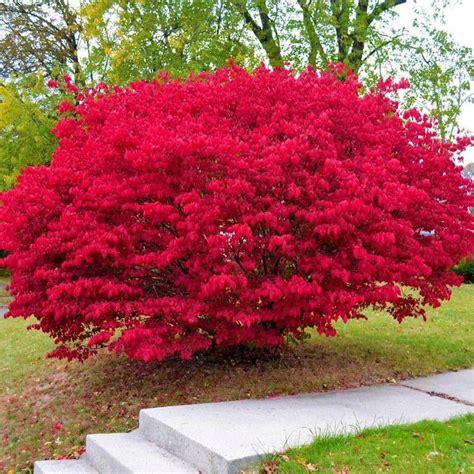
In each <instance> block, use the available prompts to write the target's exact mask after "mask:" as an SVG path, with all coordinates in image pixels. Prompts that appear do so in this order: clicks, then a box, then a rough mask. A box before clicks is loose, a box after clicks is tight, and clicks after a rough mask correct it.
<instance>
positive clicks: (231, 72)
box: [0, 67, 474, 361]
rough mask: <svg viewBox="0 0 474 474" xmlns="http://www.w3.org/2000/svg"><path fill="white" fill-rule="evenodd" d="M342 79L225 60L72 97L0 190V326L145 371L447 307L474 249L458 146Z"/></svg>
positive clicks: (60, 351) (422, 120) (66, 352)
mask: <svg viewBox="0 0 474 474" xmlns="http://www.w3.org/2000/svg"><path fill="white" fill-rule="evenodd" d="M337 72H338V71H335V72H334V73H321V74H319V73H316V72H313V71H312V70H308V71H307V72H305V73H303V74H301V75H299V76H298V77H295V76H294V75H292V73H291V72H289V71H285V70H276V71H274V72H271V71H269V70H267V69H265V68H261V69H259V70H257V71H255V72H254V73H252V74H248V73H246V72H244V71H242V70H240V69H238V68H235V67H231V68H230V69H223V70H220V71H218V72H217V73H215V74H210V75H207V74H203V75H199V76H198V77H195V78H191V79H189V80H187V81H185V82H178V81H169V80H167V79H166V78H162V79H161V80H160V81H155V82H152V83H146V82H135V83H132V84H131V85H130V86H129V87H128V88H114V89H113V90H112V91H108V90H107V88H106V87H105V86H104V85H103V84H101V85H100V86H99V87H97V88H96V89H95V90H92V91H88V92H86V93H84V94H83V95H80V96H78V98H77V102H76V103H78V105H76V106H74V107H66V108H65V112H66V114H67V116H65V117H64V118H63V119H62V120H61V121H60V123H59V124H58V125H57V127H56V129H55V133H56V134H57V136H58V137H59V141H60V145H59V148H58V149H57V151H56V153H55V155H54V159H53V163H52V165H51V166H50V167H49V168H46V167H35V168H30V169H27V170H26V171H25V172H24V173H23V175H22V176H21V178H20V180H19V183H18V186H17V187H16V188H15V189H13V190H11V191H9V192H7V193H5V194H3V196H2V201H3V203H4V206H3V208H2V209H1V211H0V212H1V220H2V221H3V223H2V225H1V230H0V237H1V239H2V242H3V247H4V248H5V249H6V250H8V251H10V252H11V254H10V256H9V257H7V259H6V264H7V265H8V267H9V268H10V269H11V271H12V275H13V277H12V283H11V291H12V293H13V294H14V296H15V301H14V303H12V305H11V308H10V315H11V316H28V315H31V314H33V315H35V316H36V318H37V319H38V324H37V325H36V326H35V327H36V328H38V329H41V330H42V331H45V332H47V333H49V334H50V335H51V336H53V337H54V339H55V341H56V343H57V348H56V349H55V351H54V352H53V353H52V355H53V356H56V357H68V358H74V357H76V358H83V357H86V356H87V355H88V354H89V353H91V352H93V351H94V350H95V349H96V348H97V347H100V346H103V345H107V346H109V348H111V349H115V350H117V351H125V353H126V354H127V355H128V356H129V357H131V358H134V359H141V360H144V361H150V360H162V359H164V358H166V357H168V356H172V355H179V356H180V357H182V358H189V357H191V356H192V355H193V354H194V353H196V352H197V351H201V350H209V349H227V348H230V347H233V346H237V345H240V344H244V343H250V344H254V345H257V346H273V345H278V344H281V343H282V342H283V341H284V338H285V336H286V335H293V336H299V335H301V333H302V331H303V330H304V329H305V328H307V327H311V326H312V327H316V328H317V330H318V331H319V333H321V334H326V335H334V333H335V330H334V328H333V323H334V321H336V320H337V319H339V318H342V319H343V320H344V321H347V320H348V319H350V318H357V317H360V314H359V311H360V310H361V309H363V308H365V307H368V306H375V307H382V308H387V309H388V311H389V312H390V313H391V314H392V315H393V317H394V318H396V319H397V320H399V321H401V320H402V319H403V318H405V317H406V316H419V315H423V314H424V312H423V305H425V304H429V305H432V306H437V305H439V303H440V301H441V300H443V299H446V298H449V295H450V290H449V286H450V285H453V284H458V283H459V282H460V279H459V277H457V276H456V275H454V274H453V273H451V272H450V271H448V269H449V268H451V267H452V266H453V265H454V264H455V263H457V262H458V261H459V260H460V258H461V257H463V256H465V255H467V254H469V253H471V252H473V251H474V237H473V235H474V233H473V231H474V222H473V219H472V217H471V216H469V214H468V211H467V209H468V206H474V200H473V197H472V194H470V193H472V191H473V187H472V184H470V183H469V181H467V180H466V179H464V178H462V177H461V175H460V168H459V167H457V166H455V165H454V164H453V162H452V156H453V154H454V153H455V152H456V151H458V150H461V149H462V148H463V146H465V145H466V144H467V143H468V142H469V139H464V140H460V141H458V142H457V143H456V144H449V143H445V142H442V141H440V139H438V138H437V136H436V134H435V132H434V131H433V129H432V127H431V123H430V121H429V120H428V119H427V118H426V117H423V116H421V115H420V114H419V113H418V112H416V111H415V110H413V111H410V112H408V113H405V114H404V116H400V114H399V113H398V112H397V105H396V103H394V102H392V101H391V100H389V99H388V98H387V97H386V89H387V88H390V87H391V86H390V84H388V83H387V82H386V81H385V82H383V83H381V85H380V88H379V90H377V91H374V92H373V93H369V94H366V95H364V96H361V95H360V85H359V83H358V81H357V78H355V77H354V76H350V75H349V76H348V77H347V78H345V80H338V79H337V77H336V76H337ZM71 88H72V87H71ZM400 285H403V286H404V287H412V288H415V289H416V290H417V291H416V292H413V293H412V294H411V295H408V294H405V293H404V292H403V291H402V290H401V289H400V288H401V287H400Z"/></svg>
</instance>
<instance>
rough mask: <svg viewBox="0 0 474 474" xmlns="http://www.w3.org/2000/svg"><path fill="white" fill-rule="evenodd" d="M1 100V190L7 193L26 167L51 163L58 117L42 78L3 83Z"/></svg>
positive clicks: (0, 94)
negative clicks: (53, 130)
mask: <svg viewBox="0 0 474 474" xmlns="http://www.w3.org/2000/svg"><path fill="white" fill-rule="evenodd" d="M0 97H1V100H0V190H5V189H8V188H10V187H12V186H13V185H14V184H15V182H16V176H17V175H18V174H19V173H20V171H21V170H22V169H23V168H25V167H26V166H31V165H38V164H44V163H49V162H50V160H51V156H52V154H53V152H54V149H55V148H56V145H57V140H56V137H55V136H54V135H53V134H52V133H51V129H52V128H53V126H54V124H55V123H56V121H57V119H58V115H57V114H56V112H55V104H56V103H57V100H56V99H55V98H54V97H53V96H52V95H51V92H50V91H49V90H48V88H47V87H46V85H45V81H44V77H43V76H42V75H39V76H34V75H29V76H25V77H24V78H22V79H21V80H17V81H16V82H8V83H3V84H2V83H0Z"/></svg>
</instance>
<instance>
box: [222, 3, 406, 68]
mask: <svg viewBox="0 0 474 474" xmlns="http://www.w3.org/2000/svg"><path fill="white" fill-rule="evenodd" d="M231 3H232V4H233V5H235V7H236V8H237V10H238V11H239V12H240V13H241V15H242V17H243V19H244V21H245V23H246V24H247V25H248V26H249V27H250V29H251V30H252V31H253V33H254V34H255V37H256V38H257V40H258V41H259V43H260V44H261V46H262V48H263V49H264V51H265V52H266V54H267V56H268V59H269V62H270V64H271V65H272V66H278V65H282V64H283V62H284V60H285V55H284V54H283V53H282V47H281V45H280V40H279V38H285V39H286V40H287V41H288V37H287V32H289V31H290V30H293V32H294V35H293V36H292V38H291V40H292V45H291V46H290V48H289V55H288V56H289V58H291V57H293V56H294V52H293V51H291V50H292V49H293V41H294V42H295V43H296V44H298V43H299V44H300V46H301V45H302V44H303V47H302V48H297V49H296V48H295V52H296V54H297V55H298V56H301V53H306V54H304V56H303V57H299V58H298V63H302V64H304V65H307V64H311V65H313V66H315V67H318V68H319V67H326V66H327V64H328V63H329V62H339V63H343V64H346V65H348V66H349V67H350V68H351V69H352V71H354V72H358V71H359V69H360V67H361V66H362V64H363V62H364V61H365V59H366V55H370V52H367V51H366V49H367V46H370V43H371V42H373V41H374V37H376V36H377V35H376V30H375V28H374V24H375V23H376V22H377V21H378V20H379V19H380V18H381V17H382V16H383V15H384V13H386V12H389V11H390V10H391V9H392V8H394V7H396V6H398V5H401V4H403V3H406V0H378V1H370V0H358V1H357V2H356V1H354V0H319V1H318V0H316V1H312V0H297V1H296V2H294V1H288V0H287V1H283V2H281V1H276V0H250V1H249V0H232V2H231ZM252 11H254V12H255V13H254V14H252ZM255 16H258V18H259V20H257V19H256V17H255ZM259 21H260V23H259ZM278 30H280V31H278Z"/></svg>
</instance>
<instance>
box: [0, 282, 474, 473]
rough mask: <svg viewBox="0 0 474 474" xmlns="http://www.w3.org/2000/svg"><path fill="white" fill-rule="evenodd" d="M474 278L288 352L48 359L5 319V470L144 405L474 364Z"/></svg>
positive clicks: (0, 360)
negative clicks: (438, 297)
mask: <svg viewBox="0 0 474 474" xmlns="http://www.w3.org/2000/svg"><path fill="white" fill-rule="evenodd" d="M473 308H474V285H465V286H463V287H461V288H459V289H455V290H454V293H453V297H452V299H451V301H449V302H447V303H446V304H445V305H443V306H442V307H441V308H439V309H438V310H437V311H431V312H430V313H429V320H428V321H427V322H426V323H425V322H423V321H422V320H406V321H405V322H404V323H403V324H401V325H399V324H398V323H396V322H395V321H393V320H392V319H391V318H390V317H388V316H387V315H386V314H382V313H377V314H370V315H369V320H368V321H364V320H359V321H350V322H349V323H348V325H347V326H344V325H343V324H340V325H339V326H338V330H339V333H338V336H337V337H334V338H326V337H319V336H314V337H312V338H311V339H310V340H309V341H307V342H306V343H305V344H300V345H293V346H289V347H287V348H285V349H284V350H283V351H282V353H281V355H280V356H279V357H274V356H273V357H269V356H265V355H262V354H257V355H258V357H254V356H253V355H252V354H249V355H247V356H246V357H244V358H242V357H241V358H233V357H230V356H229V357H227V358H224V359H214V358H212V357H210V356H207V357H201V358H198V359H195V360H193V361H188V362H179V361H169V362H166V363H163V364H157V363H151V364H148V365H146V364H143V363H140V362H133V361H128V360H125V359H124V358H116V357H115V356H113V355H111V354H109V353H107V352H103V353H101V354H99V355H98V356H97V357H95V358H92V359H90V360H88V361H86V362H85V363H83V364H80V363H77V362H72V363H69V364H66V363H65V362H64V361H58V360H50V359H45V358H44V355H45V353H46V352H47V351H48V350H50V349H51V348H52V344H51V341H50V340H49V339H48V338H47V336H46V335H44V334H41V333H38V332H33V331H26V330H25V327H26V326H27V325H28V324H29V323H31V322H32V321H23V320H18V319H15V320H13V319H6V320H0V382H1V384H0V439H1V441H0V472H4V471H8V470H9V469H16V470H18V471H20V470H28V469H30V468H31V463H32V461H33V460H35V459H46V458H49V459H51V458H58V457H63V456H76V455H77V454H78V453H79V452H80V450H81V449H82V447H83V445H84V438H85V435H86V434H87V433H91V432H92V433H93V432H110V431H126V430H130V429H133V428H135V427H136V424H137V422H138V412H139V410H140V409H141V408H146V407H152V406H163V405H175V404H182V403H200V402H208V401H220V400H232V399H242V398H262V397H267V396H274V395H275V394H291V393H298V392H305V391H306V392H307V391H317V390H329V389H335V388H348V387H356V386H360V385H368V384H373V383H380V382H394V381H396V380H400V379H404V378H407V377H412V376H417V375H427V374H432V373H436V372H443V371H447V370H455V369H459V368H463V367H472V366H474V318H473Z"/></svg>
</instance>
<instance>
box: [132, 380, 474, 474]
mask: <svg viewBox="0 0 474 474" xmlns="http://www.w3.org/2000/svg"><path fill="white" fill-rule="evenodd" d="M473 411H474V408H473V407H472V406H467V405H465V404H461V403H456V402H455V401H451V400H446V399H443V398H439V397H436V396H430V395H429V394H427V393H423V392H420V391H417V390H413V389H411V388H407V387H401V386H396V385H379V386H372V387H367V388H361V389H354V390H344V391H338V392H327V393H313V394H306V395H297V396H292V397H278V398H274V399H270V400H268V399H267V400H242V401H236V402H224V403H205V404H197V405H186V406H174V407H162V408H152V409H148V410H142V411H141V412H140V427H139V431H140V433H141V434H142V435H143V437H145V438H147V439H149V440H150V441H152V442H154V443H156V444H157V445H158V446H161V447H162V448H163V449H166V450H167V451H169V452H171V453H173V454H174V455H175V456H178V457H179V458H181V459H184V460H185V461H187V462H192V463H193V465H195V466H196V467H197V468H199V469H200V470H201V471H202V472H205V473H214V472H216V473H219V474H230V473H232V474H234V473H238V472H239V471H240V470H251V468H252V467H253V466H254V465H255V464H256V463H258V461H259V457H261V456H262V455H265V454H268V453H272V452H278V451H281V450H282V449H285V448H288V447H293V446H298V445H302V444H305V443H308V442H310V441H311V440H312V439H314V437H315V436H318V435H326V434H339V433H352V432H355V431H357V430H359V429H363V428H369V427H376V426H384V425H390V424H404V423H413V422H417V421H420V420H425V419H434V420H446V419H449V418H451V417H453V416H458V415H462V414H466V413H470V412H473Z"/></svg>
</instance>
